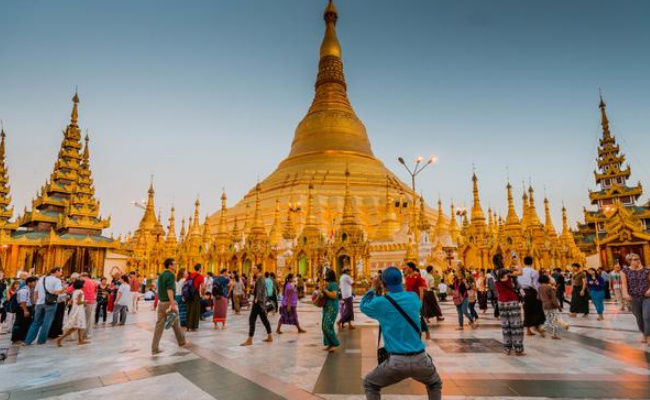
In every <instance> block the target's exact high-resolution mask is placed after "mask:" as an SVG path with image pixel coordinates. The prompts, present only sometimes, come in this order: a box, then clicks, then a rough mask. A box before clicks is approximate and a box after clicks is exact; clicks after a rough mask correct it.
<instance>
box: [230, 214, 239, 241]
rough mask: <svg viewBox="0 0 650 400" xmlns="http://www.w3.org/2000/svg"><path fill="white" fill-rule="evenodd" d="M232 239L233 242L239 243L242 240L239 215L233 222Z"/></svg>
mask: <svg viewBox="0 0 650 400" xmlns="http://www.w3.org/2000/svg"><path fill="white" fill-rule="evenodd" d="M230 240H231V241H232V242H233V243H239V242H241V240H242V232H241V231H240V230H239V225H238V224H237V217H235V221H234V222H233V224H232V232H231V233H230Z"/></svg>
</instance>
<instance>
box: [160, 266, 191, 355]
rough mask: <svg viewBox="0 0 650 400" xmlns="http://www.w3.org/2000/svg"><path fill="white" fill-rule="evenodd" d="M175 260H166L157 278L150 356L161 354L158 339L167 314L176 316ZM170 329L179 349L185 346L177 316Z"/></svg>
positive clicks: (163, 327) (183, 335) (185, 342)
mask: <svg viewBox="0 0 650 400" xmlns="http://www.w3.org/2000/svg"><path fill="white" fill-rule="evenodd" d="M175 274H176V260H174V259H173V258H168V259H166V260H165V271H164V272H163V273H162V274H161V275H160V277H159V278H158V288H157V290H158V320H157V321H156V329H155V330H154V333H153V342H152V343H151V354H152V355H154V356H155V355H156V354H158V353H160V352H161V350H160V347H159V345H160V338H161V337H162V334H163V331H164V330H165V320H166V319H167V314H169V313H170V312H174V313H176V314H177V315H178V304H177V303H176V277H175ZM172 329H173V330H174V334H175V335H176V341H177V342H178V345H179V346H180V347H183V346H185V345H186V344H187V341H186V340H185V334H184V333H183V331H182V330H181V325H180V323H179V321H178V316H177V317H176V318H175V319H174V323H173V324H172Z"/></svg>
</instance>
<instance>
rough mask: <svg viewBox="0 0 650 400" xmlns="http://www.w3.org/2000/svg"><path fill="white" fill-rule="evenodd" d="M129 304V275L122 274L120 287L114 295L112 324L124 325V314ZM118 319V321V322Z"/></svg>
mask: <svg viewBox="0 0 650 400" xmlns="http://www.w3.org/2000/svg"><path fill="white" fill-rule="evenodd" d="M130 305H131V286H130V285H129V276H128V275H122V278H121V283H120V287H119V288H118V290H117V297H115V306H114V308H113V322H112V323H111V325H112V326H116V325H118V324H119V325H120V326H121V325H124V324H125V323H126V314H127V312H128V309H129V306H130ZM118 320H119V322H118Z"/></svg>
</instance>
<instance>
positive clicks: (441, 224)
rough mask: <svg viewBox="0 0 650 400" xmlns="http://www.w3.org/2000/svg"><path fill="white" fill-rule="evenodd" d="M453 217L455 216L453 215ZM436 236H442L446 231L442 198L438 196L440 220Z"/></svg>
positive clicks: (437, 223) (437, 224)
mask: <svg viewBox="0 0 650 400" xmlns="http://www.w3.org/2000/svg"><path fill="white" fill-rule="evenodd" d="M451 218H452V219H453V218H454V216H453V215H452V216H451ZM435 233H436V236H438V237H441V236H442V235H443V234H444V233H445V216H444V214H443V213H442V200H441V199H440V198H438V220H437V221H436V231H435Z"/></svg>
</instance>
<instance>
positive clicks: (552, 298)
mask: <svg viewBox="0 0 650 400" xmlns="http://www.w3.org/2000/svg"><path fill="white" fill-rule="evenodd" d="M538 297H539V300H540V301H541V302H542V308H543V309H544V313H545V314H546V326H548V327H549V328H550V329H551V338H553V339H557V340H559V339H560V337H559V336H558V335H557V333H556V331H557V326H558V325H563V326H564V327H565V329H567V327H568V324H566V322H564V321H561V319H560V316H559V315H558V312H559V310H560V301H559V300H558V298H557V294H556V293H555V289H554V288H553V286H552V285H551V280H550V278H549V277H548V275H542V276H540V277H539V291H538Z"/></svg>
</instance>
